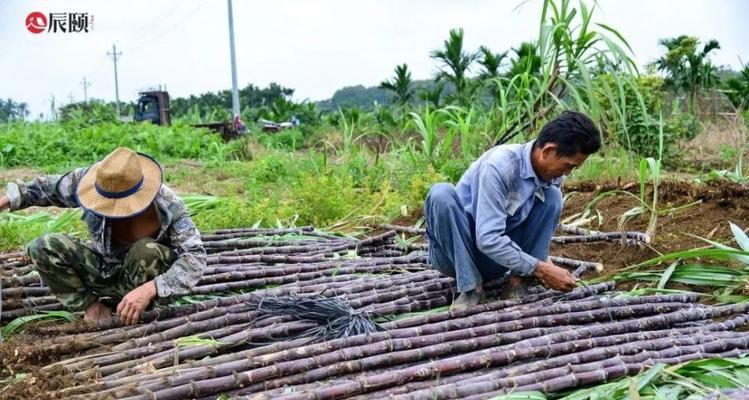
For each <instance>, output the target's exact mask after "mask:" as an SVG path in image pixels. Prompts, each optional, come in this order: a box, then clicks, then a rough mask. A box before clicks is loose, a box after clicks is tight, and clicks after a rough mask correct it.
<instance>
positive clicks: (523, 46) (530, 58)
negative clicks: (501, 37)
mask: <svg viewBox="0 0 749 400" xmlns="http://www.w3.org/2000/svg"><path fill="white" fill-rule="evenodd" d="M512 51H513V52H515V58H513V59H512V61H511V65H510V70H509V71H508V73H507V75H508V76H509V77H513V76H516V75H520V74H523V73H526V72H527V73H528V74H530V75H537V74H538V73H539V71H541V56H540V55H539V54H538V46H536V44H535V43H533V42H523V43H520V47H518V48H515V49H512Z"/></svg>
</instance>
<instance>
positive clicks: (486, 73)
mask: <svg viewBox="0 0 749 400" xmlns="http://www.w3.org/2000/svg"><path fill="white" fill-rule="evenodd" d="M479 54H480V57H481V58H479V59H478V60H477V61H478V63H479V64H480V65H481V72H479V75H478V79H479V83H480V84H484V85H490V86H489V92H490V93H491V95H492V96H494V97H496V96H497V93H498V89H499V88H498V87H497V86H496V85H491V82H492V80H494V79H496V78H499V76H500V72H499V70H500V68H501V67H502V61H504V59H505V58H506V57H507V52H506V51H505V52H503V53H493V52H492V51H491V50H490V49H489V48H488V47H486V46H481V47H479Z"/></svg>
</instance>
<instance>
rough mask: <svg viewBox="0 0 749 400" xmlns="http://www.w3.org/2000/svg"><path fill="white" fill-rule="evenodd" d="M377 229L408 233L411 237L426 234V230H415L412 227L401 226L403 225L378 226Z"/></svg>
mask: <svg viewBox="0 0 749 400" xmlns="http://www.w3.org/2000/svg"><path fill="white" fill-rule="evenodd" d="M376 227H377V228H379V229H387V230H390V231H395V232H397V233H407V234H409V235H424V234H426V229H423V228H414V227H412V226H401V225H392V224H377V225H376Z"/></svg>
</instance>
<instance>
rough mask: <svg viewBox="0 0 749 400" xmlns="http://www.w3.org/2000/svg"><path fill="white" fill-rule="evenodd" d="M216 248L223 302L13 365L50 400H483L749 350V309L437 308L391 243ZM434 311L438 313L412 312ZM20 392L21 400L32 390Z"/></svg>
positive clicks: (291, 240) (659, 301) (229, 240)
mask: <svg viewBox="0 0 749 400" xmlns="http://www.w3.org/2000/svg"><path fill="white" fill-rule="evenodd" d="M305 229H306V228H305ZM266 233H267V234H266ZM243 235H244V236H243ZM302 235H303V237H302ZM205 237H206V248H208V249H209V253H210V254H211V256H210V257H211V262H210V265H209V267H208V271H206V276H205V277H204V280H201V283H200V285H199V286H198V288H200V287H203V288H206V287H207V288H209V289H207V290H206V291H205V292H204V293H207V294H213V295H216V294H220V296H218V297H215V298H211V299H207V300H203V301H199V302H193V303H192V304H186V305H173V306H169V307H163V308H157V309H154V310H151V311H147V312H146V313H145V314H144V315H143V318H142V323H141V324H138V325H135V326H129V327H123V326H121V325H120V323H119V321H118V320H117V318H113V319H111V320H108V321H103V322H100V323H98V324H83V323H76V324H68V325H63V326H49V327H36V328H35V329H33V330H32V331H31V332H29V333H28V334H27V335H26V336H20V337H18V338H16V340H14V341H11V342H8V343H6V344H5V345H4V346H3V356H4V361H3V362H4V364H5V367H6V368H7V369H9V370H11V371H12V372H22V371H27V370H28V369H34V368H30V367H29V365H31V366H34V365H36V366H38V367H40V369H39V370H38V371H37V372H35V373H36V374H38V375H39V376H40V377H43V378H46V377H58V378H59V377H61V376H64V377H66V378H65V379H41V380H38V381H36V382H40V381H43V382H46V384H47V386H45V387H44V389H45V392H44V395H45V396H46V397H48V398H65V399H69V398H70V399H99V398H126V399H131V400H133V399H186V398H197V399H215V398H216V397H217V396H219V395H221V394H226V395H228V396H230V397H231V398H236V399H266V398H282V399H310V398H311V399H338V398H359V399H378V398H402V399H406V398H408V399H427V398H428V399H433V398H440V399H442V398H477V399H478V398H490V397H492V396H494V395H496V394H501V393H506V392H510V391H517V390H541V391H545V392H557V391H561V390H566V389H571V388H575V387H580V386H586V385H592V384H597V383H601V382H605V381H608V380H611V379H615V378H617V377H620V376H624V375H633V374H636V373H639V372H641V371H643V370H644V369H645V368H647V367H648V366H650V365H653V364H654V363H666V364H675V363H679V362H683V361H687V360H692V359H697V358H713V357H729V356H739V355H744V354H747V353H749V333H744V332H741V331H740V330H741V329H740V328H743V327H745V326H746V325H747V324H748V323H749V306H747V305H729V306H707V305H701V304H699V303H698V297H697V295H695V294H670V295H657V296H656V295H654V296H641V297H631V296H627V295H625V294H623V293H618V292H616V291H614V285H613V283H603V284H598V285H590V286H587V287H580V288H578V289H577V290H575V291H573V292H571V293H567V294H562V293H559V292H554V291H549V290H535V291H532V293H533V294H531V295H529V296H528V297H526V298H523V299H516V300H496V296H497V294H498V293H499V292H500V289H501V284H500V283H496V282H491V283H487V284H486V285H485V288H486V290H487V294H488V295H489V297H490V298H491V299H494V300H493V301H491V302H489V303H487V304H483V305H479V306H475V307H471V308H466V309H458V310H451V311H441V310H440V308H439V307H443V306H446V305H449V304H450V303H451V301H452V299H453V297H454V295H455V287H454V280H453V279H451V278H446V277H442V276H440V275H439V274H438V273H436V272H434V271H432V270H429V269H428V268H427V265H426V259H425V255H424V253H423V252H421V251H418V252H411V249H408V248H405V247H404V246H398V245H396V244H395V242H394V241H393V238H394V237H393V233H391V232H387V233H385V234H383V235H378V236H375V237H373V238H368V239H364V240H360V241H357V240H354V239H349V238H340V237H336V236H331V235H327V234H324V233H319V234H318V233H317V232H315V231H311V230H299V231H295V232H289V231H286V230H285V231H281V232H278V231H274V233H269V232H267V231H261V230H235V231H221V232H213V233H211V234H210V235H205ZM263 243H266V244H265V245H263ZM326 249H327V250H326ZM385 251H387V252H392V253H396V252H397V255H391V253H387V255H384V254H383V252H385ZM373 254H374V255H373ZM377 254H383V255H379V256H378V255H377ZM355 255H358V256H355ZM18 257H22V255H19V256H18ZM3 261H5V260H4V259H3V258H2V256H0V262H3ZM555 262H557V263H560V264H561V263H563V262H567V263H568V264H567V265H568V266H570V267H571V268H577V269H581V268H584V269H585V271H588V270H590V269H591V268H593V269H595V268H597V265H596V264H594V263H585V262H579V261H575V260H564V259H555ZM13 279H15V280H14V281H13V282H16V283H17V284H27V286H21V287H33V286H31V285H33V284H38V281H33V279H32V278H30V277H18V276H16V277H15V278H13ZM22 281H23V282H25V283H23V282H22ZM4 282H10V281H8V280H6V281H4ZM227 288H239V289H238V290H241V291H245V290H246V291H248V293H239V294H234V295H232V294H231V293H227V292H226V290H231V289H227ZM220 289H221V290H220ZM42 297H44V296H42ZM30 298H33V297H26V298H23V297H22V298H21V299H22V300H23V299H26V300H28V299H30ZM40 298H41V297H36V299H40ZM434 309H436V310H434ZM425 310H434V311H431V312H428V313H420V314H417V315H409V313H412V312H416V311H425ZM327 316H329V317H327ZM50 382H56V383H54V384H52V383H50ZM60 382H62V383H60ZM24 384H25V383H24V381H22V382H20V383H18V384H16V385H15V386H13V387H12V389H13V390H15V393H27V392H29V391H30V390H31V389H30V388H29V387H28V385H30V384H26V385H27V386H24ZM1 394H2V391H0V397H1Z"/></svg>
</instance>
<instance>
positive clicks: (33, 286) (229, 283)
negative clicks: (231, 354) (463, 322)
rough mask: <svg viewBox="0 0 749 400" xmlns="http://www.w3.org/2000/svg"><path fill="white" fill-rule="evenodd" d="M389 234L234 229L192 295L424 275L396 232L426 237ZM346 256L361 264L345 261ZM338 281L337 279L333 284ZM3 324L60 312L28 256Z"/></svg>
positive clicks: (580, 264) (215, 242)
mask: <svg viewBox="0 0 749 400" xmlns="http://www.w3.org/2000/svg"><path fill="white" fill-rule="evenodd" d="M386 227H392V228H395V229H394V230H388V231H386V232H385V233H383V234H380V235H377V236H373V237H369V238H365V239H363V240H355V239H352V238H348V237H342V236H335V235H330V234H327V233H323V232H319V231H316V230H314V229H313V228H312V227H310V226H306V227H301V228H287V229H260V228H258V229H230V230H220V231H215V232H211V233H207V234H204V235H203V240H204V245H205V248H206V250H207V252H208V253H209V256H208V268H207V269H206V271H205V274H204V276H203V277H202V278H201V280H200V281H199V282H198V284H197V286H196V287H195V288H193V290H192V294H194V295H216V294H221V293H224V292H227V291H251V290H257V289H259V288H263V287H267V286H269V285H286V284H293V283H295V282H302V281H312V280H318V281H319V280H320V279H323V280H324V277H326V276H328V277H330V276H340V277H341V278H340V279H338V281H343V280H345V279H347V278H348V277H349V275H350V274H365V273H386V272H388V271H390V270H392V269H393V268H394V267H396V266H397V268H408V269H410V270H420V269H425V268H426V256H425V253H424V252H422V253H421V255H416V256H413V255H408V254H411V253H412V252H418V251H420V250H426V247H425V246H424V245H421V244H396V242H395V241H394V238H395V236H396V231H404V230H405V231H406V232H408V233H415V232H420V231H418V230H415V231H414V230H409V229H407V228H403V227H398V226H394V225H386ZM347 255H356V256H359V257H361V258H360V259H350V260H342V259H341V257H343V258H346V256H347ZM553 261H554V262H556V263H558V264H559V265H563V266H567V267H569V268H572V269H574V275H575V276H577V277H579V276H582V275H584V274H587V273H589V272H593V271H600V270H601V268H602V265H601V264H598V263H591V262H585V261H578V260H570V259H565V258H561V257H554V258H553ZM333 280H334V279H333ZM0 297H1V298H2V305H0V323H2V322H7V321H10V320H12V319H14V318H17V317H21V316H24V315H28V314H32V313H34V312H37V311H55V310H62V309H63V306H62V304H60V303H59V302H58V301H57V299H56V298H55V297H54V296H53V294H52V292H51V291H50V289H49V288H48V287H46V286H44V284H43V282H41V279H40V277H39V276H38V275H37V274H36V273H34V272H33V266H32V265H31V263H30V260H29V259H28V257H27V256H26V255H25V254H24V253H22V252H16V253H9V254H6V255H0Z"/></svg>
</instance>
